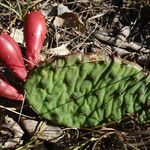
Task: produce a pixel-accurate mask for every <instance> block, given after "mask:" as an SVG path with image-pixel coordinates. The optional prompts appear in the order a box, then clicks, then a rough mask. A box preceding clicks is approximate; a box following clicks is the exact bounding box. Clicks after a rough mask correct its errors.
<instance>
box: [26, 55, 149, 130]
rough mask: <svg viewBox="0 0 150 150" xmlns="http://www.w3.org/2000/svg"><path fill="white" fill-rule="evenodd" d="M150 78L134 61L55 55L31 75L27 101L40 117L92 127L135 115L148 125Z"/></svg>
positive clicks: (69, 124)
mask: <svg viewBox="0 0 150 150" xmlns="http://www.w3.org/2000/svg"><path fill="white" fill-rule="evenodd" d="M149 88H150V76H149V75H148V74H146V73H145V72H143V71H142V68H141V67H140V66H138V65H136V64H135V63H129V62H124V61H123V60H121V59H119V58H116V57H109V56H104V55H102V54H99V55H98V54H91V55H85V54H81V53H77V54H72V55H69V56H66V57H62V58H60V57H58V58H56V59H54V60H53V62H51V63H49V64H46V65H45V66H43V67H40V68H37V69H35V70H34V71H33V72H32V73H30V75H29V77H28V79H27V81H26V84H25V89H26V93H27V94H26V95H27V100H28V102H29V103H30V104H31V105H32V107H33V108H34V110H35V111H36V112H37V113H38V114H40V115H41V116H42V117H43V118H46V119H48V120H51V121H53V122H56V123H59V124H63V125H67V126H71V127H93V126H96V125H101V124H106V123H110V122H113V121H119V120H121V119H122V118H123V117H124V116H125V115H127V114H128V115H136V116H137V120H138V121H139V123H141V124H143V123H148V122H150V90H149Z"/></svg>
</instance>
